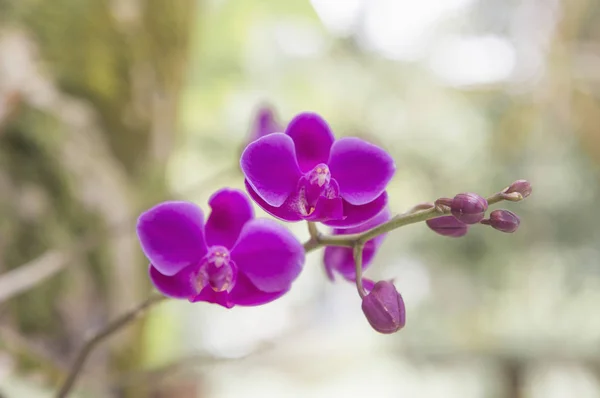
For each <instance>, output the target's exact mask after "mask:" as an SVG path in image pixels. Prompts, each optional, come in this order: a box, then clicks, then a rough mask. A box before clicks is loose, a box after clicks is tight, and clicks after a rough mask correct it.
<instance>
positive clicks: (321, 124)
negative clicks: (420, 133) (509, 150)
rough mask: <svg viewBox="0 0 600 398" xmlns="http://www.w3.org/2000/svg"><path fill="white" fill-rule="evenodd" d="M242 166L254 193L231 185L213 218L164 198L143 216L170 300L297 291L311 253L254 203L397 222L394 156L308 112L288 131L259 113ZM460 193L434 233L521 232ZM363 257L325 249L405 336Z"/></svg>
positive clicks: (391, 328) (366, 306)
mask: <svg viewBox="0 0 600 398" xmlns="http://www.w3.org/2000/svg"><path fill="white" fill-rule="evenodd" d="M279 131H284V132H283V133H282V132H279ZM240 166H241V170H242V172H243V174H244V176H245V187H246V191H247V194H246V193H244V192H243V191H240V190H237V189H230V188H223V189H221V190H219V191H217V192H215V193H214V194H213V195H212V196H211V198H210V199H209V202H208V204H209V206H210V208H211V212H210V214H209V215H208V218H207V219H206V220H205V217H204V214H203V212H202V210H201V209H200V207H198V206H197V205H196V204H194V203H191V202H185V201H169V202H163V203H160V204H158V205H156V206H154V207H152V208H151V209H149V210H147V211H145V212H144V213H142V214H141V215H140V217H139V219H138V223H137V234H138V238H139V241H140V245H141V248H142V251H143V252H144V254H145V255H146V257H147V258H148V260H149V262H150V266H149V276H150V280H151V281H152V283H153V284H154V286H155V287H156V289H158V290H159V291H160V292H161V293H162V294H164V295H165V296H168V297H172V298H175V299H186V300H189V301H190V302H198V301H205V302H210V303H215V304H218V305H221V306H223V307H226V308H231V307H233V306H236V305H238V306H257V305H263V304H267V303H269V302H271V301H273V300H276V299H277V298H279V297H281V296H283V295H284V294H285V293H286V292H288V291H289V290H290V288H291V286H292V284H293V282H294V280H295V279H296V278H297V277H298V276H299V274H300V272H301V271H302V267H303V265H304V261H305V253H306V251H305V247H304V245H303V244H302V243H301V242H299V241H298V239H297V238H296V237H295V236H294V235H293V234H292V233H291V232H290V231H289V230H288V229H287V228H285V227H284V226H283V225H282V224H280V223H279V222H277V221H274V220H271V219H264V218H255V217H254V212H253V207H252V203H251V201H250V199H249V197H250V198H251V199H252V200H253V201H254V202H255V203H256V204H257V205H258V206H260V207H261V208H262V209H263V210H265V211H266V212H267V213H268V214H270V215H272V216H273V217H275V218H277V219H279V220H281V221H287V222H298V221H303V220H305V221H308V222H309V223H322V224H324V225H326V226H328V227H332V228H333V234H334V235H345V234H357V233H360V232H364V231H368V230H370V229H372V228H374V227H377V226H378V225H381V224H383V223H386V222H388V221H389V220H390V219H391V213H390V210H389V208H388V197H387V193H386V186H387V185H388V183H389V182H390V180H391V179H392V177H393V175H394V173H395V170H396V166H395V163H394V160H393V158H392V157H391V156H390V155H389V154H388V153H387V152H386V151H385V150H384V149H382V148H380V147H378V146H376V145H373V144H371V143H368V142H366V141H364V140H362V139H359V138H351V137H346V138H341V139H337V140H336V139H335V137H334V135H333V134H332V132H331V129H330V128H329V126H328V124H327V123H326V122H325V120H324V119H323V118H322V117H320V116H319V115H317V114H314V113H301V114H299V115H297V116H296V117H295V118H293V119H292V121H291V122H290V123H289V124H288V125H287V127H286V128H285V129H282V128H280V126H279V124H278V123H277V121H276V120H275V118H274V116H273V113H272V111H270V110H269V109H264V110H262V111H261V112H259V114H258V116H257V120H256V124H255V126H254V129H253V134H252V136H251V142H250V143H249V144H248V145H247V146H246V148H245V150H244V151H243V153H242V155H241V160H240ZM513 185H514V184H513ZM529 189H530V188H529ZM522 190H523V189H521V191H522ZM505 191H506V190H505ZM527 194H528V193H527ZM461 195H462V196H461ZM461 195H457V196H456V197H455V198H454V199H439V200H438V201H437V202H436V203H435V204H432V206H438V207H439V206H446V208H448V209H451V211H452V215H449V216H443V217H436V218H433V219H430V220H428V221H427V224H428V226H429V227H430V228H431V229H433V230H434V231H435V232H437V233H439V234H441V235H446V236H455V237H458V236H463V235H464V234H465V233H466V232H467V229H468V226H469V224H475V223H483V224H488V225H491V226H492V227H494V228H496V229H499V230H503V231H504V232H512V231H514V230H515V229H516V226H518V217H517V216H516V215H514V214H513V213H510V212H508V211H505V210H502V211H501V213H496V214H495V213H494V212H492V214H491V215H490V219H488V220H483V217H484V214H485V211H486V210H487V202H486V201H485V199H483V198H481V197H479V196H478V195H475V194H461ZM496 212H498V211H496ZM494 214H495V215H494ZM515 224H516V226H515ZM312 226H314V224H312ZM511 228H512V231H511V230H510V229H511ZM384 237H385V234H381V235H378V236H376V237H374V238H372V239H370V240H369V241H367V242H365V244H364V246H363V247H362V252H361V253H362V263H361V264H360V266H359V267H360V268H361V269H363V270H364V269H366V268H367V267H368V266H369V265H370V263H371V262H372V260H373V258H374V257H375V254H376V252H377V250H378V248H379V246H380V245H381V243H382V242H383V239H384ZM355 254H356V253H353V248H352V247H334V246H328V247H326V249H325V253H324V263H325V270H326V273H327V275H328V277H329V278H330V279H331V280H333V279H334V274H336V273H337V274H339V275H341V276H342V277H343V278H344V279H346V280H349V281H352V282H360V284H361V288H362V286H364V289H365V294H361V296H362V300H363V301H362V308H363V312H364V313H365V315H366V317H367V319H368V321H369V323H370V324H371V325H372V326H373V328H374V329H375V330H377V331H379V332H382V333H392V332H395V331H398V330H399V329H401V328H402V327H403V326H404V324H405V310H404V303H403V300H402V297H401V296H400V294H399V293H398V292H397V290H396V288H395V287H394V285H393V283H392V282H390V281H380V282H377V283H374V282H372V281H369V280H367V279H362V276H360V274H359V276H358V278H360V281H356V279H357V272H356V271H357V269H356V268H357V267H356V263H355ZM359 292H360V290H359Z"/></svg>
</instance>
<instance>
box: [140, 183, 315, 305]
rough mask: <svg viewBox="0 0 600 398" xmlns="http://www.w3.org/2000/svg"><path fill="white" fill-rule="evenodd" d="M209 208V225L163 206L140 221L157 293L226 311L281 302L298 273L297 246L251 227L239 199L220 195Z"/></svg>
mask: <svg viewBox="0 0 600 398" xmlns="http://www.w3.org/2000/svg"><path fill="white" fill-rule="evenodd" d="M208 203H209V205H210V207H211V209H212V211H211V213H210V216H209V217H208V220H207V221H206V224H205V223H204V215H203V213H202V210H201V209H200V208H199V207H198V206H197V205H195V204H193V203H190V202H175V201H174V202H164V203H161V204H158V205H157V206H155V207H153V208H151V209H149V210H147V211H146V212H144V213H142V215H141V216H140V217H139V219H138V223H137V234H138V237H139V240H140V244H141V247H142V251H143V252H144V254H145V255H146V257H147V258H148V260H150V263H151V264H150V267H149V270H148V271H149V274H150V279H151V281H152V283H153V284H154V286H155V287H156V288H157V289H158V290H159V291H160V292H161V293H163V294H164V295H165V296H168V297H173V298H178V299H188V300H189V301H190V302H196V301H207V302H210V303H215V304H219V305H222V306H223V307H226V308H231V307H233V306H234V305H241V306H255V305H261V304H266V303H268V302H270V301H273V300H275V299H277V298H279V297H281V296H282V295H283V294H285V293H286V292H287V291H288V290H289V289H290V287H291V284H292V282H293V281H294V280H295V279H296V277H297V276H298V275H299V274H300V271H301V270H302V265H303V264H304V248H303V247H302V244H301V243H300V242H299V241H298V240H297V239H296V238H295V237H294V235H292V233H291V232H289V231H288V230H287V229H286V228H285V227H283V226H282V225H280V224H278V223H277V222H275V221H272V220H267V219H255V218H254V212H253V210H252V205H251V203H250V201H249V200H248V197H247V196H246V194H245V193H243V192H242V191H239V190H233V189H222V190H219V191H217V192H216V193H215V194H213V196H212V197H211V198H210V199H209V202H208Z"/></svg>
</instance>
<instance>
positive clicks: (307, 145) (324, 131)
mask: <svg viewBox="0 0 600 398" xmlns="http://www.w3.org/2000/svg"><path fill="white" fill-rule="evenodd" d="M285 133H286V134H287V135H288V136H290V137H291V138H292V140H293V141H294V145H295V147H296V156H297V159H298V164H299V165H300V169H301V170H302V172H305V173H306V172H308V171H310V170H312V169H313V168H314V167H315V166H316V165H318V164H319V163H326V162H327V159H329V150H330V149H331V145H332V144H333V142H334V140H335V138H334V136H333V134H332V133H331V130H330V129H329V126H328V125H327V122H326V121H325V120H323V118H322V117H321V116H319V115H317V114H315V113H301V114H299V115H298V116H296V117H295V118H294V119H292V121H291V122H290V123H289V124H288V126H287V129H286V130H285Z"/></svg>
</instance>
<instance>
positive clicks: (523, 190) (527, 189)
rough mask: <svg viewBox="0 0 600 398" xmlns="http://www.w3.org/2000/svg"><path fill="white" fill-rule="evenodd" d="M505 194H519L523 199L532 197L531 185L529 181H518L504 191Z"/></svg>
mask: <svg viewBox="0 0 600 398" xmlns="http://www.w3.org/2000/svg"><path fill="white" fill-rule="evenodd" d="M504 193H505V194H511V193H519V194H521V196H522V199H524V198H526V197H528V196H529V195H531V184H530V183H529V181H527V180H517V181H515V182H513V183H512V184H510V186H509V187H508V188H506V190H505V191H504Z"/></svg>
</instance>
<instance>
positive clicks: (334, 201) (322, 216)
mask: <svg viewBox="0 0 600 398" xmlns="http://www.w3.org/2000/svg"><path fill="white" fill-rule="evenodd" d="M312 187H315V185H312ZM317 188H318V187H317ZM319 189H320V188H319ZM339 192H340V189H339V186H338V183H337V182H336V181H335V180H331V182H330V184H329V188H328V189H327V191H326V192H324V193H323V194H321V196H319V198H318V199H317V203H315V209H314V211H313V212H312V213H311V214H310V215H308V216H306V217H304V219H305V220H307V221H316V222H322V221H328V220H343V219H344V201H343V199H342V198H341V197H340V196H339Z"/></svg>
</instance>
